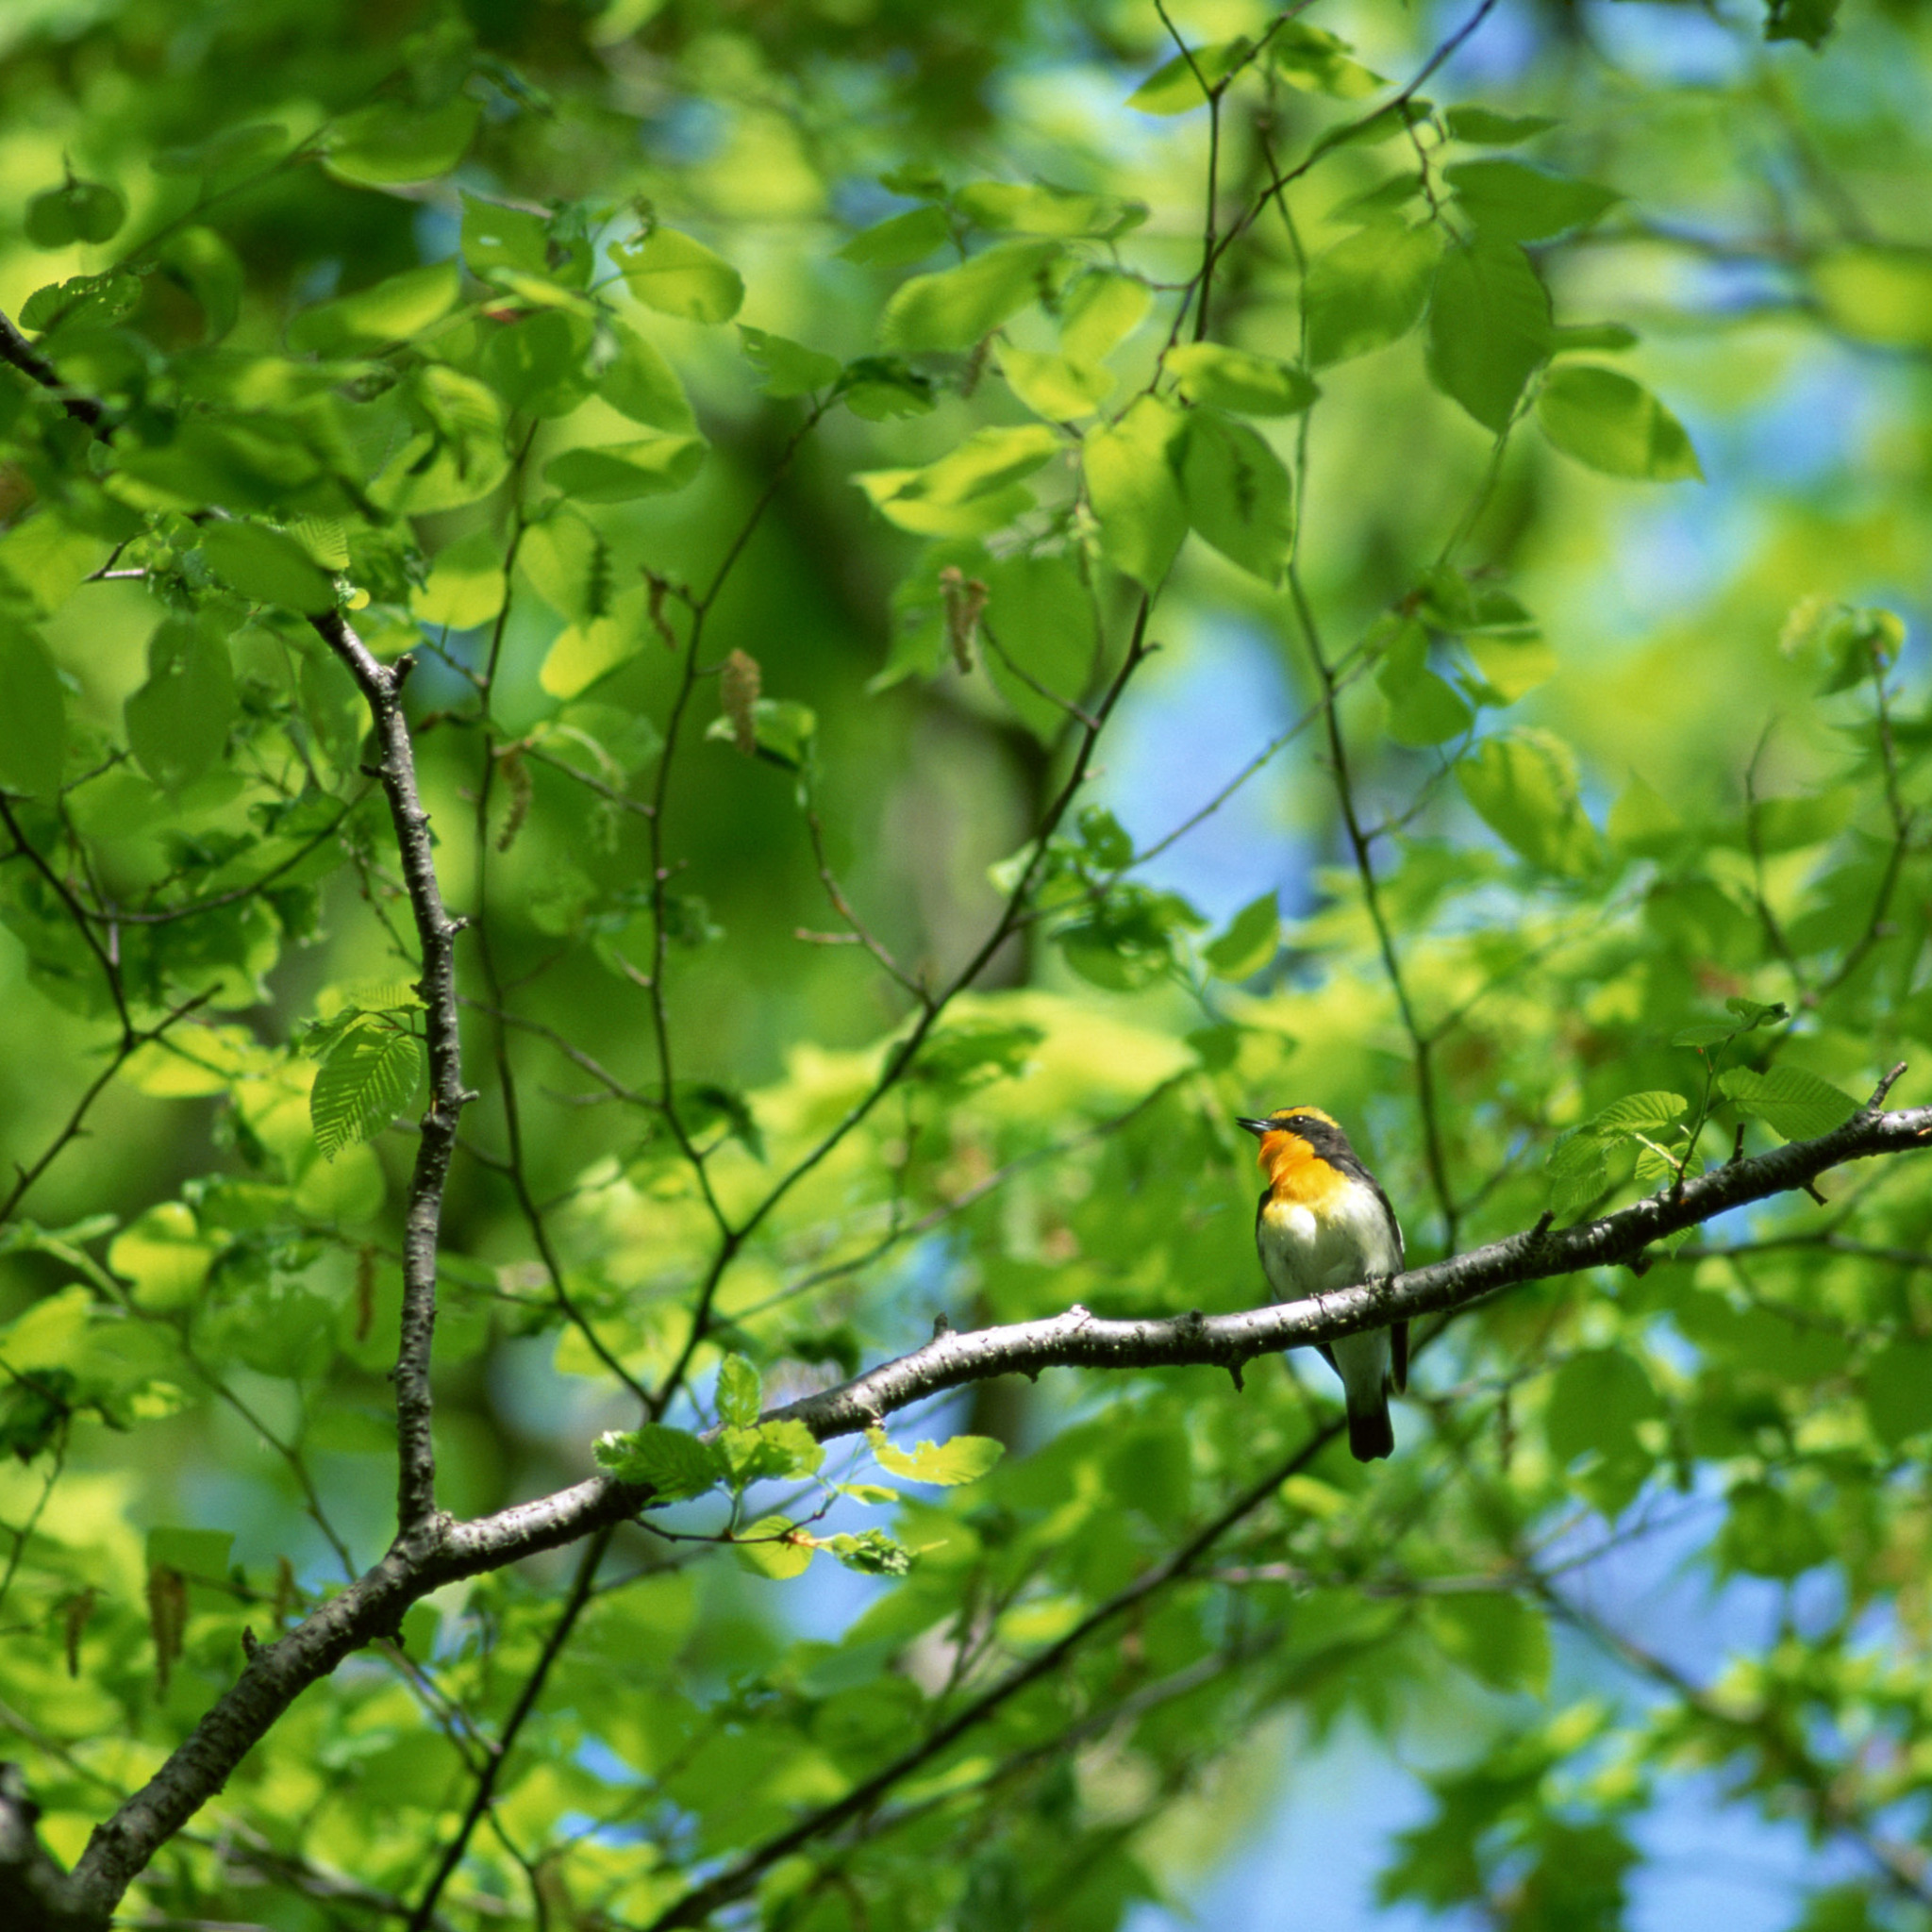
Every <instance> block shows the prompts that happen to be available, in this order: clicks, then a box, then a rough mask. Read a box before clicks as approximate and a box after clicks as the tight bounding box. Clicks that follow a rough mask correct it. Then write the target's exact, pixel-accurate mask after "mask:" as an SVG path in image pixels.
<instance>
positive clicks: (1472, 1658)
mask: <svg viewBox="0 0 1932 1932" xmlns="http://www.w3.org/2000/svg"><path fill="white" fill-rule="evenodd" d="M1427 1603H1428V1624H1429V1630H1430V1632H1431V1634H1432V1635H1433V1636H1434V1637H1435V1638H1436V1640H1437V1641H1439V1642H1440V1643H1441V1646H1442V1648H1443V1649H1444V1650H1446V1651H1447V1652H1448V1653H1449V1655H1450V1656H1451V1657H1454V1658H1455V1659H1456V1660H1457V1663H1459V1664H1461V1665H1462V1666H1463V1667H1464V1668H1465V1669H1467V1670H1468V1671H1470V1672H1471V1673H1472V1674H1474V1676H1476V1677H1479V1678H1480V1679H1481V1680H1482V1681H1483V1682H1484V1683H1485V1684H1488V1685H1490V1686H1491V1688H1492V1689H1494V1690H1497V1691H1529V1692H1531V1693H1532V1694H1533V1695H1535V1696H1538V1697H1541V1695H1542V1694H1543V1691H1545V1690H1546V1689H1547V1688H1548V1685H1549V1680H1550V1633H1549V1627H1548V1625H1547V1624H1544V1622H1543V1620H1542V1618H1541V1616H1539V1615H1538V1614H1537V1612H1536V1611H1535V1610H1534V1609H1533V1608H1531V1607H1530V1606H1529V1605H1528V1604H1525V1603H1522V1602H1520V1601H1519V1600H1518V1599H1517V1598H1515V1597H1513V1596H1504V1595H1502V1594H1500V1593H1495V1594H1491V1593H1489V1592H1482V1593H1477V1592H1474V1591H1470V1592H1467V1593H1463V1592H1458V1593H1457V1594H1456V1595H1453V1596H1448V1595H1444V1596H1433V1597H1430V1598H1429V1599H1428V1600H1427Z"/></svg>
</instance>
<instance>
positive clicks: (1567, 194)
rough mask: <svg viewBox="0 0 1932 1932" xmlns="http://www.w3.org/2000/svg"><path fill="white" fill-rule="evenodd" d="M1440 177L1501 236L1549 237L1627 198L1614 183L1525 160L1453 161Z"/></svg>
mask: <svg viewBox="0 0 1932 1932" xmlns="http://www.w3.org/2000/svg"><path fill="white" fill-rule="evenodd" d="M1442 178H1443V179H1444V180H1445V181H1447V182H1448V184H1449V185H1450V187H1452V188H1453V189H1454V190H1455V191H1456V199H1457V204H1458V205H1459V206H1460V207H1461V208H1462V210H1463V212H1464V213H1465V214H1466V215H1468V217H1469V218H1470V220H1471V221H1472V222H1474V224H1475V225H1476V226H1477V227H1478V228H1479V229H1481V230H1482V231H1483V233H1485V234H1486V235H1488V236H1490V237H1491V238H1492V239H1493V240H1495V241H1498V242H1547V241H1549V240H1550V239H1551V238H1552V237H1553V236H1557V235H1561V234H1565V233H1567V232H1568V231H1569V230H1570V229H1572V228H1581V227H1587V226H1588V225H1590V224H1591V222H1593V221H1595V220H1596V219H1597V217H1598V216H1600V215H1601V214H1603V213H1604V211H1605V210H1606V209H1607V208H1612V207H1614V206H1615V205H1616V204H1617V203H1618V202H1619V201H1621V200H1622V199H1623V196H1622V195H1620V194H1619V193H1618V192H1616V190H1615V189H1612V188H1604V187H1600V186H1599V185H1598V184H1597V183H1596V182H1594V181H1576V180H1573V179H1572V178H1571V177H1570V176H1568V175H1553V174H1548V173H1545V172H1544V170H1542V169H1541V168H1532V167H1530V166H1528V165H1527V164H1526V163H1524V162H1523V161H1508V160H1483V161H1455V162H1452V163H1451V164H1450V165H1449V166H1448V167H1446V168H1444V169H1443V170H1442Z"/></svg>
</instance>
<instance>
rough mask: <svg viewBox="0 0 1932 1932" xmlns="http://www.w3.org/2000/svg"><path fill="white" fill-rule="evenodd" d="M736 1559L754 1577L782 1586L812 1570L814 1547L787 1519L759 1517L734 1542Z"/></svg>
mask: <svg viewBox="0 0 1932 1932" xmlns="http://www.w3.org/2000/svg"><path fill="white" fill-rule="evenodd" d="M732 1547H733V1550H734V1552H735V1553H736V1555H737V1557H738V1560H739V1562H740V1563H741V1564H742V1565H743V1566H744V1568H745V1569H747V1570H749V1571H750V1572H751V1573H752V1574H753V1575H754V1576H769V1577H771V1578H772V1580H773V1581H774V1582H776V1583H783V1582H786V1581H788V1580H789V1579H790V1578H791V1577H793V1576H803V1575H804V1574H805V1573H806V1572H807V1571H808V1569H810V1568H811V1559H812V1557H814V1556H815V1555H817V1553H818V1552H817V1545H816V1544H815V1543H814V1541H812V1539H811V1538H810V1537H809V1536H808V1535H807V1534H806V1533H805V1532H804V1531H802V1530H800V1529H799V1528H798V1526H797V1524H794V1523H793V1522H792V1521H791V1518H790V1517H787V1516H760V1517H759V1518H758V1521H757V1522H756V1523H752V1524H746V1525H745V1527H744V1528H742V1529H741V1530H740V1531H739V1532H738V1534H737V1536H736V1537H735V1538H734V1539H733V1542H732Z"/></svg>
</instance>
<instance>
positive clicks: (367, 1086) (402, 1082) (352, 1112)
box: [308, 1014, 423, 1160]
mask: <svg viewBox="0 0 1932 1932" xmlns="http://www.w3.org/2000/svg"><path fill="white" fill-rule="evenodd" d="M422 1078H423V1048H422V1046H421V1044H420V1043H419V1042H418V1041H417V1040H416V1037H415V1036H414V1035H413V1034H411V1033H406V1032H404V1031H402V1030H401V1029H400V1028H399V1027H396V1026H392V1025H388V1024H385V1023H384V1022H382V1021H381V1020H378V1019H376V1018H375V1017H374V1016H373V1015H369V1014H358V1015H357V1017H356V1018H355V1019H354V1020H352V1021H351V1022H350V1023H349V1024H348V1025H347V1026H346V1027H345V1028H344V1029H343V1031H342V1034H341V1039H339V1040H338V1041H336V1043H335V1045H333V1046H332V1047H331V1048H330V1049H329V1051H328V1054H327V1057H326V1058H325V1059H324V1060H323V1063H322V1065H321V1066H320V1067H319V1068H317V1069H316V1074H315V1084H314V1086H312V1087H311V1088H310V1089H309V1090H308V1121H309V1124H310V1126H311V1127H313V1129H314V1131H315V1144H316V1147H317V1149H318V1150H319V1151H320V1152H321V1154H322V1156H323V1158H325V1159H327V1160H333V1159H334V1158H336V1156H337V1155H338V1154H340V1153H341V1151H342V1149H343V1148H344V1147H347V1146H350V1145H352V1144H353V1143H354V1142H356V1141H368V1140H372V1139H374V1138H375V1135H377V1134H379V1133H380V1132H381V1131H382V1130H383V1128H384V1127H386V1126H388V1125H389V1124H390V1123H391V1121H392V1120H394V1119H395V1117H396V1116H397V1115H398V1114H399V1113H401V1112H402V1110H403V1108H406V1107H407V1106H408V1104H409V1098H410V1096H411V1095H412V1094H413V1093H414V1092H415V1091H416V1089H417V1086H418V1085H419V1084H420V1083H421V1081H422Z"/></svg>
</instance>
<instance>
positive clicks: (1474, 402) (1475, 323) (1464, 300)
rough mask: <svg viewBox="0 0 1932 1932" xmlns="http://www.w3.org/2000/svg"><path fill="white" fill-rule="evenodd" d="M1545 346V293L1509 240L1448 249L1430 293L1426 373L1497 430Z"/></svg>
mask: <svg viewBox="0 0 1932 1932" xmlns="http://www.w3.org/2000/svg"><path fill="white" fill-rule="evenodd" d="M1549 352H1550V298H1549V293H1548V291H1546V290H1545V289H1544V287H1543V285H1542V283H1541V280H1540V279H1539V278H1538V276H1537V273H1536V270H1535V269H1534V268H1533V267H1531V265H1530V260H1529V258H1528V257H1527V256H1526V255H1524V252H1523V250H1522V248H1521V247H1519V246H1518V245H1517V244H1516V243H1515V242H1499V241H1492V240H1487V239H1484V238H1481V237H1478V238H1477V239H1476V240H1475V241H1474V242H1464V243H1460V244H1458V245H1457V246H1456V247H1454V248H1452V249H1450V250H1449V251H1448V253H1447V254H1445V255H1444V256H1443V258H1442V261H1441V267H1440V268H1438V269H1437V271H1436V283H1435V290H1434V292H1433V294H1432V295H1431V297H1430V301H1429V353H1428V371H1429V379H1430V381H1432V382H1433V383H1434V384H1435V385H1436V387H1437V388H1438V389H1440V390H1441V391H1442V393H1443V394H1444V395H1446V396H1449V397H1452V398H1453V399H1454V400H1455V401H1457V402H1458V403H1460V404H1461V405H1462V407H1463V408H1465V409H1467V410H1468V411H1469V413H1470V414H1471V415H1472V416H1474V418H1475V420H1476V421H1477V422H1478V423H1480V424H1481V425H1483V426H1484V428H1486V429H1491V430H1495V431H1497V432H1499V433H1500V432H1501V431H1502V430H1503V429H1505V428H1506V427H1507V425H1508V423H1509V419H1510V417H1511V416H1512V415H1513V414H1514V413H1515V410H1516V401H1517V398H1518V397H1519V396H1521V395H1522V393H1523V386H1524V383H1526V382H1527V381H1528V380H1529V377H1530V375H1531V373H1532V372H1533V371H1534V370H1536V369H1537V368H1538V367H1540V366H1541V363H1542V361H1543V360H1544V358H1546V357H1547V356H1548V355H1549Z"/></svg>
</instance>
